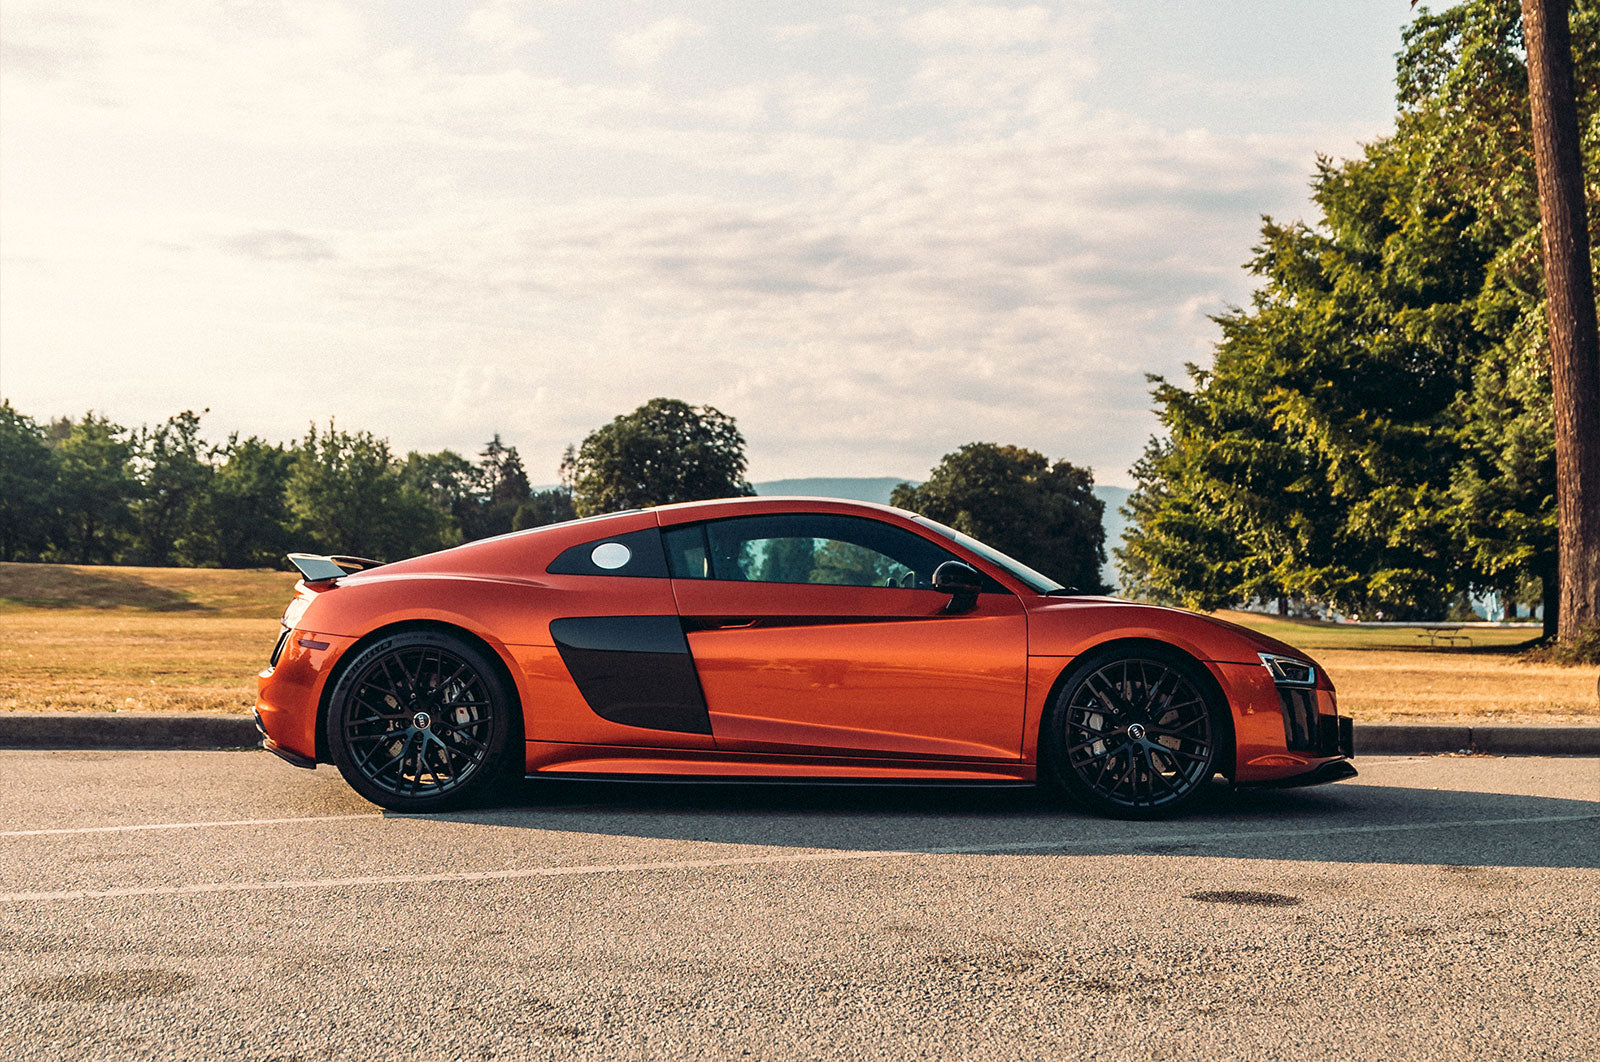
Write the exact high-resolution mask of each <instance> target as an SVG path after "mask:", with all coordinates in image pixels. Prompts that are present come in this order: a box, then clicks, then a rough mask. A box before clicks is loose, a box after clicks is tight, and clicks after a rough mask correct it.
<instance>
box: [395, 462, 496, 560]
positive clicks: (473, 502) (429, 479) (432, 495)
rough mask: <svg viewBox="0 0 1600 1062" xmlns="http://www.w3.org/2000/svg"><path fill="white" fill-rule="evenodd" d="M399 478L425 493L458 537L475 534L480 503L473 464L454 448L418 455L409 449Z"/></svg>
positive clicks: (477, 478) (468, 536)
mask: <svg viewBox="0 0 1600 1062" xmlns="http://www.w3.org/2000/svg"><path fill="white" fill-rule="evenodd" d="M400 480H401V482H402V483H404V484H405V485H406V486H408V487H411V488H412V489H414V490H416V491H418V492H420V493H421V494H423V495H425V496H426V497H427V498H428V499H429V500H430V501H432V502H433V504H434V505H435V506H436V507H437V508H438V509H439V511H440V512H443V513H447V514H449V517H450V520H451V522H452V523H453V524H454V525H455V526H456V527H457V528H458V529H460V531H461V532H462V537H464V538H467V539H471V538H475V537H481V536H476V535H474V534H473V533H472V529H473V528H475V527H476V525H477V519H478V510H479V508H481V506H482V501H483V499H482V497H481V496H480V492H479V484H480V475H479V470H478V468H477V466H475V465H474V464H473V463H472V462H471V461H468V460H467V459H466V458H465V457H462V456H461V455H460V454H458V453H456V452H455V451H454V450H440V451H439V452H438V453H436V454H422V453H417V452H416V451H415V450H413V451H412V452H411V453H408V454H406V459H405V463H404V464H403V465H401V466H400Z"/></svg>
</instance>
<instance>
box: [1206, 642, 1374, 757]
mask: <svg viewBox="0 0 1600 1062" xmlns="http://www.w3.org/2000/svg"><path fill="white" fill-rule="evenodd" d="M1208 666H1209V667H1210V668H1211V670H1212V674H1213V675H1215V676H1216V677H1217V679H1218V681H1219V683H1220V684H1221V686H1222V688H1223V691H1224V693H1225V694H1226V695H1227V698H1228V703H1229V705H1230V706H1231V707H1232V709H1233V724H1234V734H1235V738H1236V739H1237V742H1238V744H1237V759H1236V761H1235V768H1234V774H1233V781H1234V783H1235V784H1237V785H1271V784H1283V785H1307V784H1309V785H1316V784H1319V782H1320V781H1337V780H1338V777H1350V775H1348V774H1339V775H1338V777H1335V775H1336V774H1338V772H1337V771H1336V769H1335V768H1331V767H1329V766H1328V764H1330V763H1344V762H1345V761H1347V760H1348V759H1349V758H1350V757H1351V756H1353V755H1355V747H1354V740H1353V738H1354V734H1353V729H1352V727H1351V724H1350V720H1349V719H1348V718H1344V717H1341V716H1340V715H1339V707H1338V701H1337V699H1336V695H1335V693H1334V691H1333V690H1331V689H1325V688H1311V687H1297V686H1279V685H1277V684H1276V683H1274V682H1273V681H1272V677H1271V675H1270V674H1269V673H1268V672H1267V669H1266V668H1264V667H1262V666H1260V665H1259V664H1243V663H1216V662H1213V663H1211V664H1210V665H1208ZM1352 771H1353V769H1352ZM1300 779H1318V781H1300Z"/></svg>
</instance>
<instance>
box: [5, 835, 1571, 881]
mask: <svg viewBox="0 0 1600 1062" xmlns="http://www.w3.org/2000/svg"><path fill="white" fill-rule="evenodd" d="M349 817H350V818H375V817H377V816H370V815H354V816H349ZM288 821H304V820H288ZM1554 822H1600V815H1597V814H1592V813H1591V814H1585V815H1539V816H1532V817H1528V818H1516V819H1465V820H1458V821H1453V822H1422V823H1399V824H1395V825H1388V826H1332V827H1327V828H1315V829H1284V830H1235V831H1232V832H1229V833H1176V834H1166V835H1164V836H1160V835H1158V836H1154V837H1127V838H1115V837H1113V838H1082V839H1076V840H1054V841H1015V842H1002V843H1000V844H985V845H951V846H949V847H939V848H919V849H895V850H892V851H881V852H869V851H855V850H851V851H838V852H796V853H783V854H777V855H759V856H731V857H728V858H724V859H675V860H661V861H658V862H648V863H599V864H586V865H581V866H557V867H525V868H522V869H518V870H463V871H455V872H450V873H439V874H375V875H367V876H362V877H346V878H290V879H286V880H282V881H227V882H209V883H201V884H195V885H153V886H144V887H135V888H125V889H66V890H62V891H59V892H12V893H0V903H31V902H38V901H44V900H99V899H111V898H120V897H131V896H192V895H198V894H204V893H241V892H292V891H296V890H302V889H336V888H350V887H354V886H361V885H432V884H442V883H450V882H480V881H514V880H518V879H523V878H560V877H582V876H586V875H592V874H619V873H626V872H628V871H654V870H706V869H712V868H716V867H747V866H763V865H768V864H774V863H836V862H846V861H850V860H861V859H903V858H906V857H909V856H921V855H983V854H986V853H994V852H1025V851H1040V850H1047V849H1074V848H1146V847H1150V846H1152V845H1170V844H1195V845H1207V844H1214V843H1217V842H1219V841H1248V840H1251V839H1253V838H1258V837H1259V838H1283V837H1327V836H1330V835H1334V834H1379V833H1400V832H1404V831H1414V830H1444V829H1455V828H1460V827H1481V826H1522V825H1528V824H1531V823H1554Z"/></svg>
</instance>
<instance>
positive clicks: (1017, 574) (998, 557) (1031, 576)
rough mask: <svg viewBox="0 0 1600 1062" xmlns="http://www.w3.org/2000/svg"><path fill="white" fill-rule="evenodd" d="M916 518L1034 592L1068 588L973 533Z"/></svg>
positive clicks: (920, 522) (925, 518)
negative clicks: (986, 542)
mask: <svg viewBox="0 0 1600 1062" xmlns="http://www.w3.org/2000/svg"><path fill="white" fill-rule="evenodd" d="M916 519H917V523H919V524H921V525H923V526H924V527H931V528H933V529H934V530H935V531H937V532H939V534H941V535H943V536H944V537H945V538H948V539H950V540H951V541H952V542H959V543H961V545H963V546H965V547H966V548H967V549H968V551H970V552H972V553H976V554H977V555H978V556H980V557H982V558H983V559H984V560H986V561H988V562H989V563H990V564H993V565H994V566H995V567H997V568H1003V569H1005V570H1006V571H1007V572H1009V573H1010V574H1011V575H1012V576H1013V577H1014V578H1016V579H1017V580H1018V581H1020V582H1022V583H1024V584H1025V585H1026V586H1027V587H1028V589H1030V590H1032V591H1034V593H1038V594H1048V593H1052V592H1054V591H1056V590H1065V589H1066V587H1064V586H1062V585H1061V584H1060V583H1058V582H1056V581H1055V580H1054V579H1052V578H1050V577H1049V576H1048V575H1040V574H1039V573H1038V572H1036V571H1034V570H1033V569H1032V568H1030V567H1028V566H1027V565H1026V564H1023V563H1022V562H1021V561H1019V560H1016V559H1014V558H1012V557H1008V556H1006V555H1005V554H1004V553H1001V552H1000V551H999V550H997V549H995V548H994V547H993V546H986V545H984V544H983V543H982V542H979V541H978V540H977V539H975V538H973V537H972V536H971V535H963V534H962V533H961V532H960V531H957V530H956V529H955V528H953V527H946V526H944V525H943V524H941V523H940V522H939V521H937V520H929V519H928V518H927V517H926V516H919V517H917V518H916Z"/></svg>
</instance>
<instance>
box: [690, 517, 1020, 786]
mask: <svg viewBox="0 0 1600 1062" xmlns="http://www.w3.org/2000/svg"><path fill="white" fill-rule="evenodd" d="M663 531H664V541H665V543H666V548H667V553H668V558H669V567H670V569H671V574H672V588H673V594H674V596H675V598H676V600H677V604H678V612H679V615H680V617H681V618H682V621H683V625H684V629H685V631H686V632H687V638H688V642H689V650H690V654H691V656H692V658H693V661H694V665H695V669H696V671H697V672H698V674H699V677H700V685H701V688H702V690H703V691H704V694H705V700H706V705H707V709H708V711H709V713H710V719H711V732H712V737H713V740H714V741H715V742H716V746H717V748H718V749H726V750H738V751H750V752H780V753H781V752H788V753H802V752H803V753H807V754H817V753H822V754H834V755H864V754H886V755H893V756H920V757H940V758H963V759H966V758H981V759H1012V760H1014V759H1020V757H1021V745H1022V723H1023V711H1024V703H1025V692H1026V690H1025V686H1026V674H1027V670H1026V669H1027V618H1026V614H1025V612H1024V610H1023V608H1022V605H1021V602H1020V601H1018V599H1017V598H1016V596H1015V595H1013V594H1012V593H1010V592H1009V591H1007V590H1005V588H1004V587H1002V586H1000V584H999V583H997V582H992V580H991V581H990V582H992V586H990V587H989V592H986V593H983V594H980V595H979V597H978V602H977V604H976V606H975V607H973V608H972V609H970V610H969V611H966V612H962V613H958V614H950V613H947V612H946V611H945V610H946V607H947V606H949V605H950V603H951V598H950V595H948V594H944V593H939V592H936V591H934V590H933V589H931V586H930V582H931V577H932V573H933V569H934V568H936V567H938V565H939V564H940V563H942V562H944V561H947V560H954V559H957V558H956V557H955V556H954V555H953V554H952V553H950V552H949V551H947V550H945V549H944V548H943V547H941V546H939V545H936V544H934V543H933V542H931V541H930V540H928V539H926V538H923V537H922V536H920V535H917V534H915V533H914V532H911V531H909V530H906V529H904V528H900V527H896V526H895V525H893V524H890V523H888V522H886V521H879V520H873V519H868V518H864V517H856V516H845V515H840V514H825V513H776V514H766V515H759V516H746V517H733V518H728V519H723V520H711V521H707V522H704V523H700V524H692V525H687V526H679V527H673V528H664V529H663Z"/></svg>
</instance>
